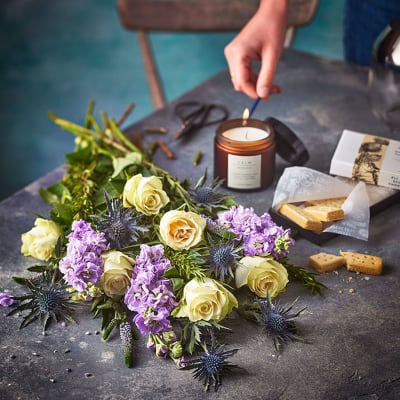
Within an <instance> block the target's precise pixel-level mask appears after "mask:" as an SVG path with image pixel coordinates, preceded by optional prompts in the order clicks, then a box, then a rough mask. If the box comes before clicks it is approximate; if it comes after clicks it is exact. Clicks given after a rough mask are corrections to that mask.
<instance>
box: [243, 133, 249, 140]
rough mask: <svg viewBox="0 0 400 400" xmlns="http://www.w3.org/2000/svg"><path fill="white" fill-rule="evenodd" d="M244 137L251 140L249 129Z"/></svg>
mask: <svg viewBox="0 0 400 400" xmlns="http://www.w3.org/2000/svg"><path fill="white" fill-rule="evenodd" d="M244 137H245V139H246V140H249V131H246V133H245V135H244Z"/></svg>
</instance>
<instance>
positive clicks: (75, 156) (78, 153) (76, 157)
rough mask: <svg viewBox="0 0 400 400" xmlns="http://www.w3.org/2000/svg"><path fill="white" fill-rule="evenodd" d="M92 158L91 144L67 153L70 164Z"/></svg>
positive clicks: (87, 160) (66, 156)
mask: <svg viewBox="0 0 400 400" xmlns="http://www.w3.org/2000/svg"><path fill="white" fill-rule="evenodd" d="M91 158H92V150H91V148H90V147H89V146H87V147H83V148H82V149H79V150H75V151H74V152H72V153H68V154H66V155H65V159H66V160H67V161H68V162H69V163H70V164H76V163H78V162H89V161H90V160H91Z"/></svg>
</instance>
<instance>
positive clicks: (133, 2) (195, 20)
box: [118, 0, 319, 31]
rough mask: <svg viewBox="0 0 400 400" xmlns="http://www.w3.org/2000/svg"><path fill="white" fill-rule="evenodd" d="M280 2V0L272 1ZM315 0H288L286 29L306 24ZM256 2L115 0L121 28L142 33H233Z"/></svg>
mask: <svg viewBox="0 0 400 400" xmlns="http://www.w3.org/2000/svg"><path fill="white" fill-rule="evenodd" d="M276 1H280V0H276ZM318 1H319V0H290V5H289V14H288V26H294V27H297V26H302V25H306V24H308V23H309V22H310V21H311V20H312V18H313V16H314V13H315V10H316V8H317V6H318ZM258 3H259V0H118V10H119V15H120V18H121V21H122V24H123V26H124V27H125V28H126V29H131V30H139V29H141V30H146V31H230V30H231V31H235V30H239V29H241V28H242V27H243V26H244V25H245V24H246V22H247V21H248V20H249V19H250V18H251V17H252V15H253V14H254V12H255V11H256V10H257V7H258Z"/></svg>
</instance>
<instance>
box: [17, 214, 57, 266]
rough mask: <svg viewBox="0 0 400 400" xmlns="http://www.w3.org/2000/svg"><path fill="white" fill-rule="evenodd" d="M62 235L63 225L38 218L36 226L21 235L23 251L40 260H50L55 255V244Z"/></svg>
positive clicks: (26, 254)
mask: <svg viewBox="0 0 400 400" xmlns="http://www.w3.org/2000/svg"><path fill="white" fill-rule="evenodd" d="M61 235H62V229H61V227H60V226H59V225H58V224H56V223H55V222H54V221H50V220H47V219H44V218H36V220H35V223H34V227H33V228H32V229H31V230H30V231H29V232H25V233H23V234H22V235H21V240H22V246H21V253H22V254H23V255H24V256H32V257H35V258H37V259H38V260H42V261H48V260H49V259H50V258H51V257H54V255H55V246H56V243H57V240H58V238H59V237H60V236H61Z"/></svg>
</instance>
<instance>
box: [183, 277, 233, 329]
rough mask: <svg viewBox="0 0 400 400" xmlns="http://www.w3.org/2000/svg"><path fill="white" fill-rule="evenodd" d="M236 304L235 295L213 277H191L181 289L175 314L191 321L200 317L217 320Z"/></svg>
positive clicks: (222, 317) (206, 319)
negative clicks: (179, 303)
mask: <svg viewBox="0 0 400 400" xmlns="http://www.w3.org/2000/svg"><path fill="white" fill-rule="evenodd" d="M237 306H238V301H237V300H236V297H235V296H234V295H233V294H232V293H231V292H230V291H229V290H228V289H226V288H225V287H224V286H222V285H221V284H220V283H218V282H217V281H215V280H214V279H211V278H205V279H204V280H196V279H192V280H191V281H190V282H188V283H187V284H186V285H185V287H184V289H183V297H182V304H181V306H180V308H179V311H178V313H177V314H176V316H177V317H188V318H189V320H190V321H192V322H194V321H199V320H201V319H203V320H205V321H210V320H214V321H216V322H219V321H221V320H222V319H224V318H225V317H226V316H227V315H228V314H229V313H230V312H231V311H232V309H233V308H234V307H237Z"/></svg>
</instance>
